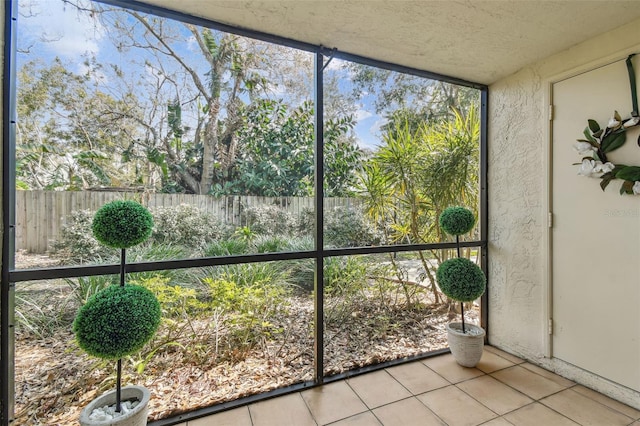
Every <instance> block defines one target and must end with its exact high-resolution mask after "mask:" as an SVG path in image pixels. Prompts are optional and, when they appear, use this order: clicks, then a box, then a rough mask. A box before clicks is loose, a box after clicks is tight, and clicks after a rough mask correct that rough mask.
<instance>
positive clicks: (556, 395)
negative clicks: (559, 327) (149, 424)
mask: <svg viewBox="0 0 640 426" xmlns="http://www.w3.org/2000/svg"><path fill="white" fill-rule="evenodd" d="M227 425H228V426H289V425H291V426H305V425H313V426H316V425H335V426H347V425H349V426H369V425H384V426H412V425H421V426H430V425H438V426H440V425H450V426H474V425H485V426H510V425H515V426H556V425H557V426H564V425H567V426H569V425H574V426H575V425H584V426H587V425H588V426H616V425H633V426H640V411H638V410H635V409H633V408H631V407H629V406H626V405H624V404H621V403H619V402H617V401H614V400H612V399H610V398H607V397H606V396H604V395H601V394H599V393H597V392H594V391H592V390H590V389H587V388H585V387H583V386H580V385H577V384H575V383H573V382H571V381H569V380H567V379H564V378H562V377H560V376H558V375H555V374H553V373H551V372H549V371H546V370H543V369H541V368H539V367H537V366H535V365H532V364H529V363H527V362H525V361H523V360H521V359H519V358H516V357H514V356H512V355H510V354H507V353H505V352H503V351H500V350H498V349H495V348H492V347H487V348H486V349H485V352H484V354H483V356H482V359H481V361H480V363H479V364H478V365H477V367H476V368H463V367H460V366H458V364H456V362H455V361H454V360H453V357H452V356H451V355H442V356H438V357H434V358H429V359H426V360H423V361H415V362H412V363H409V364H404V365H399V366H396V367H389V368H386V369H384V370H379V371H375V372H372V373H367V374H364V375H361V376H357V377H353V378H350V379H346V380H342V381H339V382H333V383H330V384H326V385H324V386H321V387H318V388H314V389H308V390H305V391H302V392H297V393H292V394H289V395H286V396H281V397H278V398H274V399H270V400H266V401H261V402H257V403H254V404H251V405H248V406H245V407H240V408H235V409H233V410H230V411H225V412H222V413H218V414H215V415H212V416H209V417H204V418H201V419H197V420H190V421H188V422H186V423H182V424H181V425H180V426H227Z"/></svg>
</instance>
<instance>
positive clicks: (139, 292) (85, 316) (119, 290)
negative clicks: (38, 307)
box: [73, 285, 160, 359]
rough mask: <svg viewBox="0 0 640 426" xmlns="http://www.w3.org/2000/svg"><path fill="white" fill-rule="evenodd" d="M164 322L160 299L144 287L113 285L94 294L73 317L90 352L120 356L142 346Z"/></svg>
mask: <svg viewBox="0 0 640 426" xmlns="http://www.w3.org/2000/svg"><path fill="white" fill-rule="evenodd" d="M159 325H160V303H159V302H158V299H156V297H155V296H154V295H153V293H151V292H150V291H149V290H147V289H146V288H144V287H141V286H138V285H125V286H119V285H113V286H109V287H107V288H105V289H104V290H101V291H100V292H98V293H96V294H95V295H93V296H92V297H91V298H89V300H88V301H87V303H85V305H84V306H83V307H82V308H81V309H80V311H79V312H78V315H77V316H76V318H75V320H74V321H73V332H74V333H75V335H76V340H77V342H78V345H79V346H80V347H81V348H82V349H83V350H84V351H85V352H87V353H88V354H89V355H93V356H96V357H98V358H104V359H119V358H122V357H124V356H127V355H130V354H132V353H134V352H136V351H138V350H140V349H141V348H142V346H144V344H145V343H147V342H148V341H149V339H151V337H153V335H154V333H155V332H156V330H157V329H158V326H159Z"/></svg>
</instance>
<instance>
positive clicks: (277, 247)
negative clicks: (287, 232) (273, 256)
mask: <svg viewBox="0 0 640 426" xmlns="http://www.w3.org/2000/svg"><path fill="white" fill-rule="evenodd" d="M289 241H290V239H289V238H286V237H283V236H279V235H263V236H259V237H257V238H256V239H255V241H254V242H253V244H254V245H255V246H256V251H257V252H258V253H277V252H282V251H287V249H288V247H289Z"/></svg>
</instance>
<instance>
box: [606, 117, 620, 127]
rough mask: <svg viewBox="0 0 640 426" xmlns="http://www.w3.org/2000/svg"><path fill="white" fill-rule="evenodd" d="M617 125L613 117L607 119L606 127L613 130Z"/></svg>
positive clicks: (618, 123)
mask: <svg viewBox="0 0 640 426" xmlns="http://www.w3.org/2000/svg"><path fill="white" fill-rule="evenodd" d="M619 125H620V122H619V121H618V120H616V119H615V117H612V118H610V119H609V124H607V127H608V128H610V129H613V128H614V127H618V126H619Z"/></svg>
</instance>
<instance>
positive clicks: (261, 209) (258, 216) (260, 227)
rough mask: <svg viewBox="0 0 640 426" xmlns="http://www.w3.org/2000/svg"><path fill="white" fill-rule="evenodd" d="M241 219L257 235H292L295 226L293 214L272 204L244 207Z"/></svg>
mask: <svg viewBox="0 0 640 426" xmlns="http://www.w3.org/2000/svg"><path fill="white" fill-rule="evenodd" d="M241 219H242V223H243V224H245V225H246V226H248V227H249V228H251V230H252V231H253V232H254V233H255V234H258V235H293V234H295V232H296V228H297V223H296V218H295V216H294V215H293V214H291V213H289V212H287V211H286V210H284V209H283V208H281V207H278V206H273V205H271V206H269V205H263V206H258V207H249V208H246V209H245V210H244V211H243V212H242V217H241Z"/></svg>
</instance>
